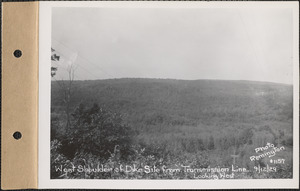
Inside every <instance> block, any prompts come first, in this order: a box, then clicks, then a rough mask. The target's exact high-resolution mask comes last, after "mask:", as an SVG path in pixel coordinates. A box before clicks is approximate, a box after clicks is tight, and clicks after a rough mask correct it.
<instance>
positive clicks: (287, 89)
mask: <svg viewBox="0 0 300 191" xmlns="http://www.w3.org/2000/svg"><path fill="white" fill-rule="evenodd" d="M68 88H69V86H68V82H67V81H52V85H51V94H52V95H51V178H86V179H93V178H95V179H96V178H98V179H223V178H228V179H229V178H235V179H238V178H243V179H244V178H292V149H293V102H292V100H293V88H292V86H291V85H284V84H276V83H263V82H251V81H221V80H172V79H130V78H129V79H110V80H92V81H73V83H72V86H71V88H69V89H68ZM69 90H70V91H69ZM68 91H69V93H67V92H68ZM262 147H263V148H262ZM255 149H256V150H255ZM262 155H264V156H262ZM251 156H260V157H258V158H255V159H254V160H251V159H250V158H251ZM189 168H190V169H192V170H188V169H189ZM104 169H106V170H104ZM168 169H169V170H168ZM176 169H177V170H176ZM236 170H238V171H236Z"/></svg>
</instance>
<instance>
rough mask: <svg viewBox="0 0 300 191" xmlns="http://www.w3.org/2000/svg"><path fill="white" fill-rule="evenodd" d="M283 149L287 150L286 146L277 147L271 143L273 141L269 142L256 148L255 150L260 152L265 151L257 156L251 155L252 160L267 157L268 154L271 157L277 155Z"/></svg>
mask: <svg viewBox="0 0 300 191" xmlns="http://www.w3.org/2000/svg"><path fill="white" fill-rule="evenodd" d="M282 150H285V148H284V146H281V147H279V148H278V147H275V146H274V144H271V143H267V145H266V146H264V147H258V148H256V149H255V152H256V153H258V152H264V153H262V154H260V155H256V156H250V160H251V161H255V160H260V159H262V158H265V157H267V156H269V157H273V156H275V155H276V153H277V152H280V151H282Z"/></svg>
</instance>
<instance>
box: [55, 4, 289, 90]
mask: <svg viewBox="0 0 300 191" xmlns="http://www.w3.org/2000/svg"><path fill="white" fill-rule="evenodd" d="M292 22H293V20H292V10H291V9H287V8H268V9H266V8H261V9H257V8H256V9H232V8H231V9H229V8H226V9H225V8H224V9H222V8H206V9H200V8H185V9H176V8H157V9H154V8H139V9H137V8H53V9H52V48H54V49H55V51H56V52H55V53H56V54H57V55H59V56H61V57H60V61H58V62H52V65H53V66H56V67H58V71H57V75H56V76H55V78H56V79H67V78H68V74H67V72H66V71H67V70H68V68H69V67H70V66H73V68H75V79H76V80H94V79H110V78H163V79H165V78H171V79H186V80H196V79H218V80H250V81H267V82H276V83H286V84H292V73H293V60H292V59H293V54H292V53H293V49H292V46H293V38H292V37H293V23H292Z"/></svg>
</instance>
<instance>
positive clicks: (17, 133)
mask: <svg viewBox="0 0 300 191" xmlns="http://www.w3.org/2000/svg"><path fill="white" fill-rule="evenodd" d="M13 137H14V138H15V139H16V140H19V139H21V137H22V134H21V133H20V132H19V131H16V132H14V134H13Z"/></svg>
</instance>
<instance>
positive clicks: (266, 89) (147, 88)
mask: <svg viewBox="0 0 300 191" xmlns="http://www.w3.org/2000/svg"><path fill="white" fill-rule="evenodd" d="M61 96H62V94H61V91H60V88H59V86H58V84H57V83H56V82H52V97H51V102H52V106H53V108H56V107H59V106H61V105H63V102H62V99H61ZM72 96H73V97H72V105H73V106H74V107H76V106H77V105H78V104H79V103H84V104H93V103H98V104H99V105H100V106H101V107H104V108H106V109H108V110H111V111H114V112H119V113H121V114H123V115H124V116H125V119H126V121H127V122H128V123H133V124H136V123H143V124H153V125H155V124H172V125H177V124H179V125H197V124H199V123H204V124H211V123H214V122H216V121H222V122H224V123H233V122H249V123H252V124H256V125H259V124H260V123H261V122H262V120H272V121H274V120H278V121H285V120H291V117H292V86H288V85H281V84H273V83H262V82H248V81H218V80H215V81H214V80H194V81H187V80H162V79H114V80H95V81H75V82H74V88H73V95H72Z"/></svg>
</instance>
